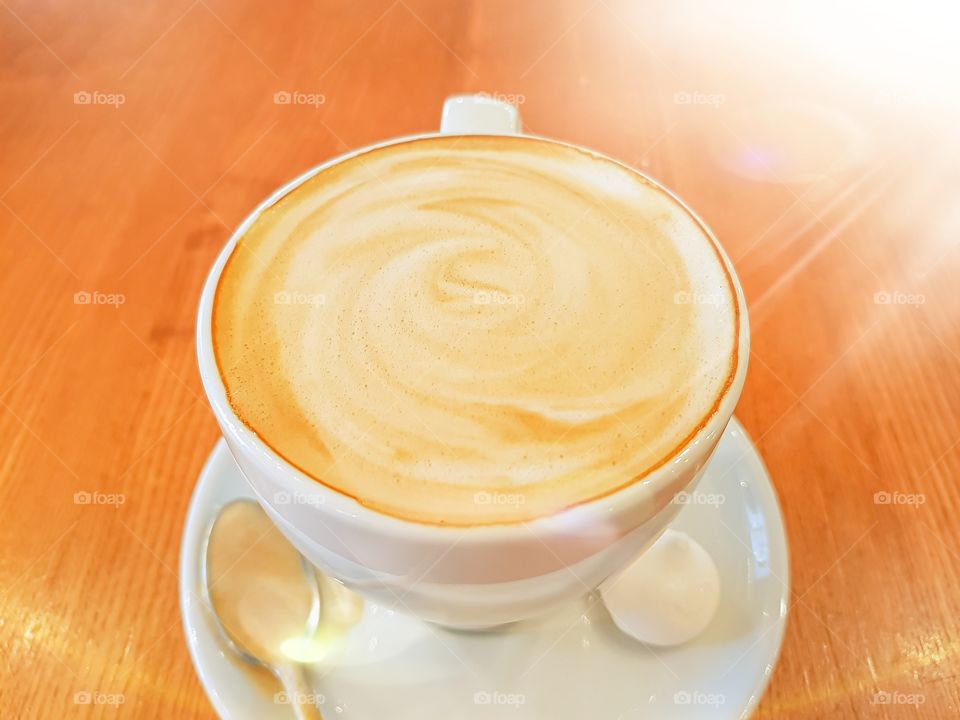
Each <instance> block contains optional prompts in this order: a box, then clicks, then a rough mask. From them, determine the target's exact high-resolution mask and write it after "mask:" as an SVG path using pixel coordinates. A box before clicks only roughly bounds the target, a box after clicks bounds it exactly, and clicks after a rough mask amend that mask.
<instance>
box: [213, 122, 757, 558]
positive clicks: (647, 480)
mask: <svg viewBox="0 0 960 720" xmlns="http://www.w3.org/2000/svg"><path fill="white" fill-rule="evenodd" d="M471 135H472V136H476V137H496V138H499V139H503V136H495V135H489V134H485V133H476V134H471ZM457 136H458V135H457V134H451V133H443V132H439V131H433V132H425V133H416V134H411V135H402V136H397V137H392V138H388V139H386V140H383V141H380V142H376V143H373V144H370V145H365V146H363V147H360V148H356V149H353V150H350V151H348V152H346V153H342V154H340V155H336V156H334V157H332V158H329V159H327V160H325V161H324V162H322V163H320V164H318V165H316V166H314V167H312V168H310V169H309V170H307V171H305V172H303V173H301V174H300V175H298V176H297V177H295V178H293V179H292V180H290V181H288V182H286V183H284V184H283V185H281V186H280V187H278V188H277V189H276V190H274V191H273V192H272V193H271V194H270V195H269V196H268V197H267V198H266V199H264V200H263V201H262V202H261V203H260V204H259V205H257V206H256V207H255V208H254V209H253V210H252V211H251V212H250V213H249V214H248V215H247V216H246V217H245V218H244V220H243V221H242V222H241V223H240V224H239V225H238V226H237V228H236V229H235V230H234V231H233V233H232V234H231V236H230V238H229V239H228V240H227V242H226V244H225V245H224V246H223V248H222V249H221V250H220V252H219V253H218V255H217V258H216V260H215V261H214V263H213V266H212V267H211V269H210V271H209V272H208V274H207V277H206V279H205V281H204V284H203V289H202V292H201V296H200V303H199V307H198V311H197V327H196V348H197V363H198V366H199V371H200V380H201V383H202V385H203V389H204V392H205V394H206V396H207V401H208V402H209V404H210V406H211V408H212V409H213V412H214V415H215V416H216V418H217V420H218V423H219V425H220V427H221V429H222V430H223V431H224V433H226V434H228V435H229V436H230V437H229V439H230V440H231V441H233V442H232V443H231V444H233V443H236V444H238V445H239V446H240V447H241V448H243V450H244V451H245V453H246V457H247V458H248V459H250V460H252V461H253V462H255V463H256V465H257V466H259V468H261V469H262V470H264V471H265V472H269V473H270V474H271V477H272V478H282V483H283V484H284V485H285V486H286V487H287V488H288V489H289V490H290V491H292V492H298V493H317V494H321V495H323V496H324V505H322V506H320V507H323V508H326V509H328V510H329V511H332V512H334V513H336V514H337V515H340V516H345V517H347V518H350V519H351V520H354V521H360V520H365V521H368V522H372V523H374V524H379V525H381V526H382V527H383V529H384V530H385V531H388V532H389V531H391V530H392V531H395V532H396V531H399V532H406V533H413V534H415V535H416V536H417V537H421V538H423V539H425V540H430V539H437V538H448V537H449V535H450V533H451V532H464V531H469V532H470V534H471V536H473V537H480V536H486V537H490V538H496V537H503V536H505V534H511V535H512V534H513V533H514V532H515V531H516V530H517V529H519V528H527V529H528V531H529V530H530V529H535V528H541V529H542V530H544V531H546V532H549V531H551V530H557V529H566V530H567V531H569V528H570V526H571V524H575V525H580V523H581V522H582V521H585V520H589V519H590V518H596V517H603V516H609V515H610V514H611V513H613V512H615V511H617V510H618V509H622V508H624V507H630V506H633V505H636V504H638V503H640V502H642V501H644V500H646V499H649V498H650V497H651V496H652V495H654V494H655V493H656V491H657V489H659V488H661V487H663V486H664V485H667V484H669V481H670V480H671V479H672V478H674V477H676V476H677V475H679V474H680V473H681V472H682V469H683V468H684V467H685V466H686V465H688V464H689V463H690V462H691V461H692V460H693V459H695V458H696V457H699V456H700V448H701V447H703V446H706V447H707V448H710V447H712V446H713V444H714V443H715V442H716V440H718V439H719V437H720V434H721V433H722V432H723V430H724V428H725V427H726V425H727V423H728V422H729V420H730V418H731V417H732V416H733V410H734V407H735V406H736V404H737V401H738V400H739V397H740V393H741V391H742V389H743V385H744V382H745V379H746V372H747V365H748V360H749V354H750V332H749V318H748V316H747V307H746V300H745V297H744V293H743V288H742V286H741V284H740V280H739V278H738V277H737V274H736V272H735V270H734V267H733V263H732V262H731V260H730V258H729V256H728V255H727V253H726V251H725V250H724V249H723V246H722V245H721V244H720V242H719V241H718V240H717V238H716V236H715V235H714V233H713V231H712V230H711V229H710V227H709V226H708V225H707V224H706V223H705V222H704V221H703V219H702V218H701V217H700V216H699V215H697V213H695V212H694V211H693V210H692V209H691V208H690V207H689V206H688V205H687V204H686V203H685V202H684V201H683V200H682V199H681V198H680V197H678V196H677V194H676V193H674V192H673V191H672V190H671V189H670V188H668V187H667V186H665V185H664V184H663V183H661V182H660V181H658V180H656V179H655V178H652V177H650V176H649V175H647V174H646V173H644V172H642V171H640V170H638V169H637V168H634V167H631V166H629V165H627V164H626V163H624V162H622V161H620V160H618V159H616V158H613V157H610V156H609V155H606V154H605V153H602V152H599V151H597V150H593V149H590V148H587V147H583V146H581V145H577V144H575V143H570V142H566V141H564V140H557V139H555V138H550V137H545V136H542V135H537V134H533V133H522V134H518V137H524V138H529V139H533V140H538V141H542V142H548V143H553V144H557V145H563V146H566V147H570V148H573V149H575V150H579V151H581V152H586V153H589V154H591V155H594V156H597V157H601V158H604V159H606V160H608V161H611V162H614V163H616V164H617V165H619V166H621V167H624V168H626V169H627V170H629V171H630V172H633V173H636V174H637V175H639V176H640V177H642V178H643V179H644V180H646V181H647V182H649V183H650V184H652V185H653V186H654V187H656V188H657V189H659V190H660V191H662V192H664V193H665V194H666V195H667V196H668V197H669V198H670V199H671V200H673V201H674V202H675V203H677V205H679V206H680V207H681V208H682V209H683V210H684V211H685V212H686V213H687V214H688V215H689V216H690V217H691V218H692V219H693V220H694V222H696V223H697V225H699V227H700V229H701V230H702V231H703V232H704V234H705V235H706V237H707V239H708V240H709V241H710V242H711V243H712V244H713V247H714V249H715V251H716V252H717V255H718V257H719V258H720V260H721V262H722V264H723V266H724V269H725V271H726V275H727V277H728V278H729V281H730V285H731V287H732V288H733V294H734V299H735V301H736V305H737V321H738V327H737V338H736V343H735V345H736V351H737V355H736V368H735V369H734V371H733V373H732V374H731V379H730V381H729V382H728V383H727V385H726V386H725V387H724V388H723V389H722V391H721V394H720V396H719V399H718V400H717V402H716V405H715V409H714V410H713V412H712V413H711V414H710V415H709V416H707V417H706V419H705V420H704V421H703V422H702V423H701V425H700V427H699V429H698V430H696V431H695V432H694V433H693V434H692V435H691V436H689V437H688V438H687V440H686V441H685V442H684V443H682V444H681V445H679V446H678V447H677V448H675V449H674V450H673V452H672V453H670V454H668V455H667V456H666V457H665V458H664V459H663V460H661V461H660V463H659V465H656V466H655V467H654V468H653V469H652V470H650V471H648V472H647V473H646V474H644V475H642V476H641V477H639V478H637V479H635V480H633V481H630V482H628V483H627V484H625V485H622V486H620V487H618V488H616V489H614V490H612V491H610V492H607V493H605V494H603V495H600V496H596V497H593V498H588V499H586V500H583V501H581V502H579V503H577V504H575V505H572V506H569V507H566V508H563V509H561V510H559V511H557V512H555V513H552V514H549V515H543V516H538V517H535V518H532V519H527V520H514V521H507V522H501V523H483V524H478V525H442V524H437V523H426V522H420V521H417V520H414V519H412V518H403V517H400V516H396V515H391V514H388V513H384V512H381V511H379V510H376V509H374V508H373V507H369V506H367V505H364V504H363V503H361V502H360V501H359V500H358V499H356V498H354V497H352V496H350V495H347V494H345V493H343V492H341V491H340V490H338V489H336V488H334V487H331V486H329V485H326V484H325V483H322V482H320V481H318V480H316V479H315V478H313V477H312V476H310V475H308V474H307V473H305V472H303V471H302V470H300V469H299V468H298V467H296V466H295V465H293V464H292V463H291V462H289V461H287V460H286V459H285V458H284V457H283V456H281V455H280V454H279V453H278V452H276V451H275V450H273V448H271V447H270V446H269V445H268V444H267V443H266V442H265V441H264V440H263V439H261V438H260V437H259V435H257V433H256V432H255V431H253V430H252V429H251V428H250V427H248V426H247V425H246V424H245V423H244V422H243V421H242V420H241V419H240V418H239V417H238V416H237V414H236V413H235V412H234V410H233V408H232V407H231V405H230V403H229V401H228V400H227V393H226V387H225V385H224V382H223V378H222V377H221V375H220V371H219V368H218V366H217V362H216V358H215V354H214V350H213V328H212V320H213V300H214V296H215V294H216V289H217V286H218V284H219V280H220V276H221V274H222V272H223V269H224V267H225V265H226V263H227V260H228V258H229V257H230V255H231V254H232V253H233V250H234V248H235V247H236V245H237V242H238V241H239V239H240V238H241V237H242V236H243V235H244V234H245V233H246V232H247V230H248V229H249V228H250V226H251V225H252V224H253V223H254V222H255V221H256V220H257V218H258V217H259V216H260V215H261V213H263V211H265V210H266V209H268V208H270V207H271V206H273V205H274V204H275V203H277V202H278V201H279V200H280V199H281V198H283V197H284V196H286V195H287V194H289V193H290V192H292V191H293V190H295V189H296V188H298V187H299V186H300V185H302V184H303V183H305V182H306V181H307V180H309V179H310V178H312V177H314V176H315V175H317V174H318V173H320V172H322V171H323V170H326V169H327V168H329V167H332V166H334V165H337V164H339V163H341V162H344V161H345V160H348V159H350V158H352V157H355V156H357V155H362V154H365V153H368V152H372V151H375V150H379V149H381V148H385V147H389V146H391V145H398V144H402V143H405V142H410V141H414V140H424V139H432V138H445V137H446V138H448V137H457ZM571 521H573V523H571Z"/></svg>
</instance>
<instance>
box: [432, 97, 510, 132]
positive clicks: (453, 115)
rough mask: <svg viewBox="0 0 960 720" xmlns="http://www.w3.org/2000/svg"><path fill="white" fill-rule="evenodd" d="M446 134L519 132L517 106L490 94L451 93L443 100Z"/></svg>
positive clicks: (442, 130) (442, 121)
mask: <svg viewBox="0 0 960 720" xmlns="http://www.w3.org/2000/svg"><path fill="white" fill-rule="evenodd" d="M440 132H441V133H443V134H444V135H519V134H520V113H519V112H518V111H517V108H516V106H514V105H511V104H510V103H506V102H503V101H501V100H497V99H495V98H493V97H490V96H489V95H483V94H481V95H452V96H450V97H448V98H447V99H446V100H444V102H443V115H442V116H441V117H440Z"/></svg>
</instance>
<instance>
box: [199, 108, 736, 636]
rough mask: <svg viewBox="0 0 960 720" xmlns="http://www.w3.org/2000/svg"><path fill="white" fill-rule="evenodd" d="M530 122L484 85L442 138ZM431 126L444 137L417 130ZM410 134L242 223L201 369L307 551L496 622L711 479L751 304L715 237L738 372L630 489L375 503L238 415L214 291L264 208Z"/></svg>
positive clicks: (564, 590)
mask: <svg viewBox="0 0 960 720" xmlns="http://www.w3.org/2000/svg"><path fill="white" fill-rule="evenodd" d="M519 132H520V123H519V117H518V114H517V110H516V108H514V107H513V106H511V105H508V104H506V103H501V102H498V101H496V100H494V99H491V98H489V97H486V96H482V95H478V96H457V97H452V98H449V99H448V100H447V101H446V103H445V105H444V110H443V118H442V122H441V128H440V134H442V135H447V134H453V135H465V134H483V135H493V134H516V133H519ZM431 135H436V133H428V134H425V135H422V136H415V137H429V136H431ZM409 139H411V137H400V138H394V139H391V140H387V141H385V142H383V143H379V144H377V145H374V146H371V147H368V148H362V149H360V150H356V151H353V152H351V153H348V154H346V155H342V156H340V157H337V158H334V159H332V160H329V161H327V162H325V163H323V164H322V165H319V166H318V167H316V168H314V169H313V170H310V171H309V172H307V173H305V174H304V175H301V176H300V177H298V178H297V179H295V180H293V181H292V182H290V183H288V184H287V185H285V186H283V187H282V188H280V189H279V190H277V191H276V192H275V193H274V194H273V195H272V196H271V197H270V198H268V199H267V200H266V201H265V202H264V203H262V204H261V205H260V206H259V207H258V208H257V209H256V210H254V211H253V213H251V214H250V216H249V217H247V219H246V220H244V222H243V223H242V224H241V225H240V227H238V228H237V230H236V232H234V234H233V236H232V237H231V238H230V241H229V242H228V243H227V245H226V247H225V248H224V249H223V251H222V252H221V253H220V255H219V257H218V258H217V260H216V262H215V263H214V266H213V269H212V270H211V271H210V275H209V277H208V278H207V281H206V284H205V286H204V289H203V294H202V296H201V299H200V310H199V316H198V320H197V355H198V360H199V364H200V377H201V379H202V381H203V387H204V390H205V391H206V394H207V398H208V399H209V401H210V405H211V407H212V408H213V412H214V415H216V418H217V422H218V423H219V424H220V428H221V429H222V431H223V435H224V438H225V439H226V442H227V445H228V446H229V448H230V452H231V453H232V454H233V457H234V459H235V460H236V461H237V464H238V465H239V467H240V470H241V471H242V473H243V475H244V476H245V477H246V479H247V481H248V482H249V484H250V486H251V487H252V489H253V491H254V493H255V494H256V496H257V498H258V499H259V501H260V504H261V505H262V506H263V507H264V509H265V510H266V512H267V513H268V514H269V516H270V517H271V518H272V519H273V521H274V522H275V523H276V524H277V526H278V527H279V528H280V530H281V531H282V532H283V534H284V535H285V536H286V537H287V538H288V539H289V540H290V542H291V543H293V545H294V546H296V547H297V549H298V550H299V551H300V552H301V553H303V555H304V556H306V557H307V559H309V560H310V561H311V562H312V563H314V564H315V565H316V566H317V567H319V568H320V569H321V570H323V571H324V572H326V573H328V574H329V575H331V576H333V577H335V578H338V579H340V580H342V581H343V582H344V583H345V584H346V585H347V586H349V587H350V588H352V589H354V590H356V591H357V592H359V593H361V594H362V595H365V596H367V597H368V598H370V599H372V600H373V601H374V602H376V603H378V604H380V605H382V606H386V607H390V608H395V609H397V610H402V611H407V612H410V613H413V614H415V615H417V616H419V617H421V618H423V619H425V620H429V621H432V622H436V623H440V624H442V625H447V626H451V627H458V628H483V627H490V626H494V625H499V624H502V623H507V622H512V621H515V620H522V619H525V618H529V617H532V616H534V615H537V614H539V613H541V612H543V611H545V610H547V609H549V608H551V607H553V606H555V605H558V604H560V603H563V602H566V601H570V600H572V599H575V598H576V597H578V596H582V595H584V594H586V593H588V592H590V591H591V590H593V589H594V588H596V587H597V586H598V585H599V584H600V583H601V582H602V581H603V580H604V579H605V578H607V577H608V576H610V575H612V574H613V573H615V572H617V571H618V570H620V569H622V568H623V567H625V566H626V565H627V564H629V563H630V561H631V560H632V559H633V558H635V557H636V556H637V555H638V554H639V553H640V552H642V551H643V550H644V549H645V548H647V547H648V546H649V545H650V544H652V543H653V542H654V541H655V540H656V539H657V538H658V537H659V536H660V534H661V533H662V532H663V530H664V529H665V528H666V527H667V525H668V524H669V523H670V521H671V520H672V519H673V518H674V516H675V515H676V513H677V512H678V511H679V509H680V507H681V506H680V505H679V504H677V503H675V502H674V501H673V500H674V497H675V495H676V494H677V493H679V492H682V491H689V490H691V489H692V488H693V486H694V485H695V484H696V482H697V480H698V479H699V478H700V476H701V474H702V473H703V469H704V466H705V465H706V462H707V460H708V459H709V458H710V455H711V453H712V452H713V449H714V447H715V446H716V444H717V441H718V440H719V438H720V435H721V433H722V432H723V430H724V428H725V427H726V425H727V422H728V421H729V420H730V417H731V416H732V414H733V409H734V406H735V405H736V403H737V400H738V398H739V397H740V391H741V389H742V388H743V382H744V377H745V375H746V369H747V358H748V356H749V332H748V328H747V313H746V305H745V303H744V299H743V291H742V289H741V288H740V284H739V282H738V281H737V279H736V275H735V274H734V271H733V267H732V266H731V264H730V260H729V258H728V257H727V256H726V254H725V253H724V252H723V250H722V249H721V248H719V245H718V250H719V252H720V255H721V257H722V258H723V262H724V263H725V264H726V266H727V270H728V272H729V274H730V277H731V278H732V279H733V284H734V287H735V288H736V296H737V303H738V304H739V318H740V323H739V336H738V347H737V352H738V362H737V368H736V372H735V374H734V378H733V381H732V383H731V384H730V385H729V387H728V388H727V389H726V391H725V393H724V395H723V397H722V398H721V400H720V403H719V408H718V410H717V411H716V412H715V413H714V415H713V416H712V417H710V418H709V420H708V421H707V422H706V424H705V425H704V427H703V428H702V429H701V430H700V431H699V432H698V433H696V435H695V436H694V437H693V438H692V439H691V440H690V441H689V442H688V443H687V444H686V445H685V446H683V447H682V448H680V449H679V450H678V451H677V452H676V453H675V454H674V455H673V456H672V457H671V458H670V459H669V460H668V461H667V462H666V463H664V464H662V465H661V466H660V467H658V468H657V469H656V470H654V471H653V472H651V473H650V474H648V475H647V476H646V477H644V478H643V479H641V480H639V481H637V482H635V483H633V484H632V485H629V486H627V487H624V488H622V489H620V490H618V491H616V492H614V493H612V494H610V495H607V496H606V497H602V498H599V499H596V500H593V501H591V502H588V503H584V504H582V505H578V506H576V507H573V508H571V509H568V510H565V511H562V512H560V513H558V514H555V515H551V516H548V517H542V518H537V519H535V520H532V521H529V522H525V523H520V524H506V525H485V526H478V527H473V528H470V527H466V528H464V527H455V528H448V527H441V526H437V525H425V524H419V523H416V522H412V521H405V520H401V519H398V518H396V517H392V516H388V515H384V514H381V513H378V512H376V511H375V510H372V509H370V508H368V507H365V506H364V505H361V504H360V503H358V502H357V501H356V500H354V499H352V498H350V497H348V496H346V495H342V494H340V493H338V492H336V491H335V490H332V489H330V488H328V487H326V486H324V485H322V484H321V483H319V482H316V481H315V480H313V479H311V478H310V477H308V476H307V475H305V474H303V473H302V472H300V471H299V470H297V469H296V468H295V467H293V466H291V465H290V464H288V463H287V462H286V461H285V460H284V459H283V458H281V457H280V456H279V455H277V454H276V453H275V452H273V450H271V449H270V448H269V447H268V446H267V445H266V444H265V443H263V442H262V441H261V440H260V439H259V438H258V437H257V435H256V434H255V433H253V432H252V431H251V430H250V429H249V428H248V427H247V426H246V425H244V424H243V422H241V421H240V419H239V418H238V417H237V415H236V414H235V413H234V412H233V410H232V408H231V407H230V404H229V402H228V401H227V397H226V392H225V389H224V385H223V382H222V380H221V377H220V374H219V372H218V370H217V365H216V361H215V359H214V353H213V343H212V328H211V314H212V308H213V297H214V292H215V290H216V287H217V283H218V281H219V279H220V273H221V272H222V270H223V267H224V264H225V263H226V260H227V257H228V256H229V255H230V253H231V252H232V251H233V248H234V246H235V245H236V243H237V240H238V239H239V238H240V237H241V236H242V235H243V234H244V232H245V231H246V230H247V229H248V228H249V227H250V225H251V223H253V221H254V220H255V219H256V218H257V216H258V215H259V214H260V213H261V212H262V211H263V210H264V209H265V208H267V207H269V206H270V205H272V204H273V203H275V202H277V200H279V199H280V198H281V197H283V196H284V195H286V194H287V193H288V192H290V191H291V190H293V189H294V188H296V187H297V186H298V185H300V184H301V183H303V182H304V181H305V180H307V179H308V178H310V177H312V176H313V175H315V174H316V173H317V172H319V171H321V170H323V169H324V168H327V167H330V166H331V165H334V164H336V163H338V162H342V161H343V160H345V159H346V158H349V157H352V156H353V155H356V154H358V153H360V152H364V151H367V150H370V149H372V148H374V147H383V146H386V145H391V144H393V143H397V142H403V141H406V140H409ZM651 182H652V181H651ZM677 202H678V203H680V200H679V199H678V200H677ZM681 204H682V203H681ZM691 215H693V213H692V212H691ZM701 224H702V223H701ZM704 227H705V226H704ZM707 232H708V233H709V230H708V231H707ZM710 237H711V239H713V236H712V234H711V235H710ZM713 242H716V240H715V239H714V240H713Z"/></svg>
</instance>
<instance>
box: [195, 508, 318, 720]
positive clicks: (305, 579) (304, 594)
mask: <svg viewBox="0 0 960 720" xmlns="http://www.w3.org/2000/svg"><path fill="white" fill-rule="evenodd" d="M203 555H204V564H203V592H204V595H205V598H206V600H207V603H208V605H209V607H210V608H211V609H212V610H213V615H214V618H215V620H216V624H217V627H218V629H219V630H220V634H221V636H222V638H223V640H224V643H225V644H226V645H227V646H228V647H230V648H231V649H232V650H233V651H234V652H236V653H237V655H238V656H239V657H240V658H241V659H243V660H244V661H246V662H248V663H250V664H252V665H258V666H261V667H264V668H266V669H267V670H269V671H270V672H271V673H273V674H274V675H275V676H276V678H277V679H278V680H279V681H280V683H281V685H282V686H283V690H284V695H285V696H286V699H287V702H289V703H290V705H291V706H292V707H293V711H294V714H295V716H296V717H297V719H298V720H322V719H321V715H320V710H319V709H318V707H317V705H318V702H322V696H318V695H315V694H314V693H313V691H312V689H311V687H310V685H309V683H308V681H307V678H306V674H305V667H304V665H303V663H301V662H298V660H297V659H296V655H297V650H296V649H297V647H298V646H302V645H304V644H306V645H309V641H310V638H311V637H313V636H314V635H315V633H316V631H317V627H318V625H319V622H320V610H321V607H320V606H321V592H320V586H319V584H318V577H317V575H316V574H315V573H314V571H313V568H312V567H311V566H310V565H309V564H308V563H307V562H306V560H304V558H303V557H302V556H301V555H300V554H299V553H298V552H297V551H296V550H295V549H294V548H293V546H291V545H290V543H289V542H288V541H287V540H286V538H284V537H283V535H282V534H281V533H280V531H279V530H277V528H276V526H274V524H273V522H271V520H270V518H269V517H267V514H266V513H265V512H264V511H263V510H262V509H261V508H260V506H259V505H257V503H255V502H253V501H251V500H235V501H233V502H231V503H228V504H227V505H224V506H223V507H222V508H221V509H220V512H219V514H218V515H217V517H216V519H215V520H214V522H213V525H212V526H211V528H210V531H209V533H208V535H207V539H206V543H205V547H204V553H203ZM275 699H276V700H277V701H282V700H280V697H276V698H275Z"/></svg>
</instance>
